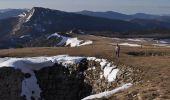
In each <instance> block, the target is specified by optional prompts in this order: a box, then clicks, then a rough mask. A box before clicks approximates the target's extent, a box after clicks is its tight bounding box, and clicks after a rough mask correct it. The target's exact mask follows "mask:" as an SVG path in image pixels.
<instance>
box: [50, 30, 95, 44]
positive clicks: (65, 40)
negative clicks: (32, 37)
mask: <svg viewBox="0 0 170 100" xmlns="http://www.w3.org/2000/svg"><path fill="white" fill-rule="evenodd" d="M52 37H57V38H62V40H61V41H60V42H59V43H58V44H57V45H58V46H61V45H64V44H65V46H70V47H78V46H84V45H90V44H92V43H93V41H90V40H79V39H78V38H77V37H75V38H71V37H66V36H62V35H59V34H58V33H54V34H51V35H49V36H48V37H47V39H48V40H49V39H50V38H52Z"/></svg>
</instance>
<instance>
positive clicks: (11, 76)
mask: <svg viewBox="0 0 170 100" xmlns="http://www.w3.org/2000/svg"><path fill="white" fill-rule="evenodd" d="M0 62H1V64H0V81H1V83H0V88H1V90H0V100H39V99H40V100H81V99H83V98H85V97H87V96H89V95H91V94H97V93H100V92H105V91H111V90H113V89H115V88H116V87H118V86H120V85H122V83H123V84H124V83H125V82H131V80H130V81H128V80H127V79H131V78H132V75H131V74H130V73H131V72H132V71H131V70H130V71H128V70H126V69H125V68H123V67H120V69H121V70H120V71H119V70H118V68H117V67H116V66H114V65H113V64H112V63H110V62H108V61H107V60H106V59H97V58H95V57H70V56H66V55H65V56H64V55H63V56H62V55H61V56H54V57H34V58H4V59H3V58H2V59H0ZM5 66H10V67H5ZM19 69H21V70H19ZM117 71H118V72H117ZM125 72H127V73H125ZM123 73H125V75H127V77H126V76H122V74H123ZM110 76H114V77H110ZM109 77H110V78H113V80H112V81H109V80H108V78H109ZM116 77H118V78H119V79H117V78H116ZM128 77H129V78H128ZM134 77H135V76H134ZM126 78H127V79H126ZM134 79H135V78H134Z"/></svg>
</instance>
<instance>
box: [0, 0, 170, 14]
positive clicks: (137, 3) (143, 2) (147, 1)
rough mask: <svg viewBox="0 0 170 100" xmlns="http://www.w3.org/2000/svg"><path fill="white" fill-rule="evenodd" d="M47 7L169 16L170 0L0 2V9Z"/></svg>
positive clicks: (23, 0) (33, 0) (8, 0)
mask: <svg viewBox="0 0 170 100" xmlns="http://www.w3.org/2000/svg"><path fill="white" fill-rule="evenodd" d="M34 6H38V7H47V8H52V9H58V10H64V11H80V10H92V11H116V12H122V13H126V14H133V13H151V14H170V0H0V9H4V8H32V7H34Z"/></svg>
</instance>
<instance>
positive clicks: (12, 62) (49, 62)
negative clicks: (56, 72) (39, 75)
mask: <svg viewBox="0 0 170 100" xmlns="http://www.w3.org/2000/svg"><path fill="white" fill-rule="evenodd" d="M81 59H83V57H70V56H68V55H59V56H53V57H30V58H0V67H13V68H15V69H20V70H21V71H22V72H23V73H29V74H30V75H31V77H29V78H25V79H24V80H23V81H22V93H21V96H26V99H27V100H31V97H34V98H35V100H39V99H40V93H41V89H40V87H39V85H38V84H37V79H36V76H35V73H34V71H35V70H40V69H41V68H44V67H50V66H53V65H54V64H55V63H60V64H62V65H63V66H65V67H67V65H69V64H76V63H79V62H80V60H81ZM32 91H34V94H32Z"/></svg>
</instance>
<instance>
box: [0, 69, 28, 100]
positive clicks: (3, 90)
mask: <svg viewBox="0 0 170 100" xmlns="http://www.w3.org/2000/svg"><path fill="white" fill-rule="evenodd" d="M23 79H24V74H23V73H22V72H21V71H20V70H15V69H13V68H9V67H3V68H0V100H25V98H24V97H21V90H22V89H21V88H22V87H21V86H22V80H23Z"/></svg>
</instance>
